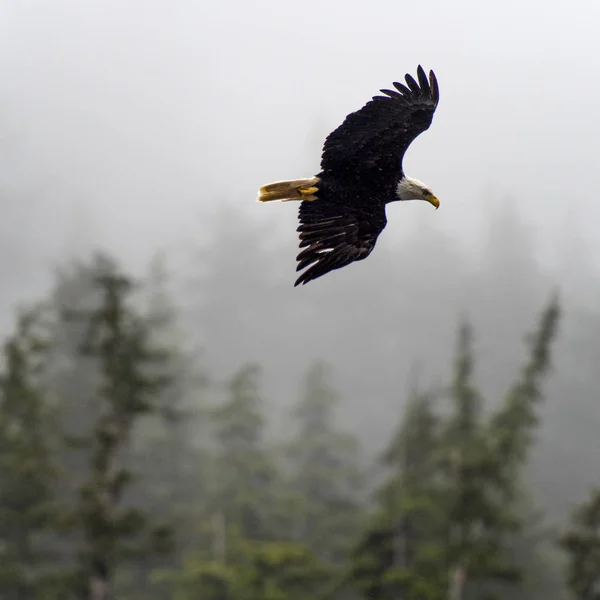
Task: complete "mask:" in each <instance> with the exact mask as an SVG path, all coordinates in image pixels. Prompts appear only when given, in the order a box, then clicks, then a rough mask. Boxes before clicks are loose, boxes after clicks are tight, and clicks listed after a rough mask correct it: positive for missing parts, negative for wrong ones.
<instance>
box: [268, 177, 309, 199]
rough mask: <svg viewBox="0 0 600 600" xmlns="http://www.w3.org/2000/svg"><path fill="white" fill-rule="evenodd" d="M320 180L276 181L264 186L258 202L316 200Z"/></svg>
mask: <svg viewBox="0 0 600 600" xmlns="http://www.w3.org/2000/svg"><path fill="white" fill-rule="evenodd" d="M319 181H320V179H319V178H318V177H311V178H310V179H291V180H289V181H275V182H273V183H268V184H267V185H263V186H262V187H261V188H260V189H259V190H258V198H257V199H256V200H257V202H275V201H281V202H288V201H289V200H316V199H317V196H315V194H316V192H318V191H319V188H318V187H317V184H318V183H319Z"/></svg>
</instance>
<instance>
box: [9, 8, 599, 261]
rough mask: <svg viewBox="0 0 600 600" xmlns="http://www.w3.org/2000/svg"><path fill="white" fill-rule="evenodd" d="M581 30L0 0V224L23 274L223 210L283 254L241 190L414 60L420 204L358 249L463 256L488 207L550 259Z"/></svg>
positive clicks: (462, 13) (556, 246)
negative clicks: (21, 246) (434, 233)
mask: <svg viewBox="0 0 600 600" xmlns="http://www.w3.org/2000/svg"><path fill="white" fill-rule="evenodd" d="M599 18H600V5H598V4H597V3H595V2H592V1H589V2H581V1H573V0H570V1H569V2H566V1H565V2H557V1H554V2H548V1H546V0H539V1H537V0H536V1H529V2H519V1H503V2H501V3H500V2H495V3H485V2H480V1H479V0H469V1H466V0H457V1H453V2H446V1H442V0H437V1H436V0H429V1H427V2H420V1H419V2H416V1H403V0H395V1H393V2H380V1H371V2H356V1H335V2H333V1H330V2H324V1H323V0H321V1H319V2H317V1H315V0H304V1H302V2H281V1H264V0H262V1H261V0H258V1H253V2H247V1H245V0H243V1H242V0H236V1H223V2H207V1H191V0H176V1H173V2H171V1H170V2H167V1H166V0H162V1H158V0H143V1H142V0H137V1H134V0H130V1H127V2H123V1H122V0H119V1H117V0H102V1H95V2H94V1H91V0H90V1H86V2H83V1H81V0H70V1H66V0H63V1H61V0H52V1H50V0H46V1H44V0H38V1H31V0H12V1H11V0H4V1H3V2H0V72H2V77H1V78H0V109H1V111H2V112H1V119H2V120H1V127H0V146H1V150H0V157H2V162H3V165H4V167H3V169H1V170H0V171H1V174H0V184H1V186H2V189H3V198H2V206H3V208H2V210H3V221H4V223H5V225H4V227H5V228H6V230H7V231H11V232H12V235H22V236H23V238H25V239H31V244H30V248H29V250H28V256H27V257H26V258H27V261H28V262H27V265H29V267H28V268H29V269H30V272H33V271H34V270H35V268H37V266H40V265H44V268H45V265H47V264H48V263H49V262H51V261H52V260H53V259H54V257H55V256H57V255H60V253H62V252H68V251H69V249H70V248H72V247H79V246H81V245H82V244H88V245H93V244H95V243H102V244H104V245H107V246H109V247H110V249H111V250H112V251H114V252H118V253H122V254H123V255H124V256H125V257H127V258H129V259H130V260H131V261H134V262H136V263H139V262H145V261H146V260H147V256H148V253H150V252H152V251H154V250H155V249H156V248H157V247H167V248H173V247H177V246H178V245H180V244H182V243H184V242H185V243H187V242H193V240H194V238H197V237H202V225H203V223H204V222H205V215H206V213H207V211H209V212H210V211H211V210H212V209H213V208H214V206H215V205H216V204H218V203H220V202H223V201H228V202H231V203H235V204H236V205H237V206H239V210H240V211H245V213H247V215H249V216H250V218H254V219H257V220H262V221H265V222H272V223H274V224H275V225H276V226H277V230H276V231H279V232H280V234H281V236H282V237H283V239H284V240H285V241H286V242H287V243H289V245H290V247H295V246H296V243H297V240H296V233H295V226H296V224H295V219H296V207H295V206H294V205H283V206H282V205H274V206H262V205H258V204H256V203H255V197H256V190H257V188H258V186H259V185H261V184H263V183H267V182H269V181H273V180H277V179H285V178H295V177H299V176H304V175H312V174H313V173H315V172H316V171H317V170H318V165H319V159H320V150H321V144H322V141H323V138H324V136H325V135H326V134H327V133H328V132H329V131H330V130H331V129H333V128H334V127H336V126H337V125H338V124H339V123H340V122H341V120H342V119H343V118H344V116H345V115H346V114H347V113H348V112H350V111H352V110H356V109H358V108H359V107H360V106H362V105H363V104H364V103H365V102H366V101H367V100H368V99H369V98H370V97H371V96H372V95H373V94H376V93H377V91H378V90H379V89H380V88H382V87H390V84H391V82H392V81H394V80H398V79H401V78H402V77H403V75H404V73H405V72H406V71H410V72H411V73H414V72H415V69H416V66H417V64H419V63H421V64H422V65H423V66H424V67H425V68H426V69H429V68H433V69H434V70H435V71H436V73H437V76H438V79H439V82H440V87H441V102H440V105H439V108H438V111H437V113H436V115H435V118H434V121H433V125H432V127H431V128H430V129H429V131H427V132H426V133H425V134H423V135H422V136H421V137H420V138H418V140H417V141H416V142H415V143H414V144H413V146H412V147H411V148H410V150H409V152H408V154H407V158H406V160H405V168H406V170H407V171H408V173H409V174H411V175H413V176H415V177H418V178H419V179H422V180H424V181H425V182H426V183H428V184H429V185H431V186H432V187H433V189H434V190H435V191H436V193H437V195H438V196H439V197H440V199H441V203H442V205H441V209H440V210H439V211H437V212H433V211H432V210H431V207H430V206H428V205H425V204H424V203H423V204H421V203H411V204H410V205H403V206H401V205H394V206H392V207H390V209H389V210H388V216H389V221H390V223H389V225H388V228H387V229H386V231H385V232H384V234H383V235H382V237H381V238H380V244H391V243H393V240H394V238H397V237H398V236H401V235H402V234H403V232H404V231H406V229H407V228H415V227H418V226H419V224H420V222H422V221H423V220H424V219H427V220H429V221H431V222H432V223H435V227H437V228H439V229H440V230H446V231H448V232H453V234H454V235H456V236H458V237H460V238H461V239H462V240H463V241H464V243H465V244H469V245H471V246H472V247H473V248H477V246H478V244H479V243H481V241H482V240H485V235H486V231H487V229H486V225H485V218H484V217H485V216H486V215H487V214H488V211H487V208H488V207H489V206H490V205H493V204H494V202H498V201H500V200H501V198H502V197H503V195H504V194H505V193H510V194H511V195H512V196H513V197H514V198H515V202H516V205H517V209H518V210H519V212H520V213H522V214H524V215H525V216H526V218H527V220H528V222H529V223H530V224H531V226H532V227H533V228H534V231H535V236H536V238H537V239H538V241H539V244H540V245H539V248H540V251H541V252H543V253H544V254H545V256H546V257H547V260H549V261H554V260H556V259H557V258H559V257H560V254H561V249H562V245H561V244H562V240H563V238H564V237H565V234H564V231H566V232H567V236H574V235H579V234H580V233H583V234H585V238H586V239H587V240H588V241H589V242H593V236H594V234H595V229H596V227H597V225H596V223H597V222H598V219H599V218H600V209H598V206H597V205H598V198H597V194H596V189H597V187H598V186H597V182H596V176H597V175H596V174H597V167H596V161H597V157H598V156H600V147H599V142H598V139H599V135H600V122H599V121H598V119H597V118H596V112H597V106H600V85H599V84H598V81H600V59H599V58H598V56H599V51H600V42H598V39H597V23H598V21H599ZM594 250H595V252H598V251H600V245H599V244H595V248H594ZM548 251H550V252H548ZM40 268H41V267H40ZM290 268H291V269H292V268H293V265H292V264H291V265H290Z"/></svg>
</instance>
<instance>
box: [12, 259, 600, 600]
mask: <svg viewBox="0 0 600 600" xmlns="http://www.w3.org/2000/svg"><path fill="white" fill-rule="evenodd" d="M236 268H237V267H236ZM167 274H168V273H167V270H166V267H165V265H164V264H163V263H161V261H160V260H159V261H156V262H155V263H154V265H153V269H152V271H151V273H150V277H149V278H148V279H147V281H146V282H145V285H143V286H140V285H139V283H137V284H134V282H133V280H132V279H131V278H130V277H129V276H127V275H126V274H124V273H122V272H121V270H120V269H119V268H118V266H117V265H116V263H115V262H114V261H113V260H112V259H110V258H109V257H105V256H97V257H95V258H94V259H93V260H92V261H91V262H88V263H86V262H82V263H79V264H76V265H75V266H74V267H73V268H72V269H71V270H67V271H62V272H60V273H59V275H58V283H57V286H56V289H55V290H54V293H53V296H52V298H51V302H50V303H49V306H48V308H49V310H47V311H46V312H45V313H44V316H46V317H47V319H46V321H45V322H44V323H43V325H44V327H42V323H41V322H40V320H39V319H38V318H37V314H35V315H34V314H26V315H23V316H21V318H20V319H19V320H18V323H17V330H16V332H15V333H14V334H13V335H12V336H11V337H9V338H8V339H7V341H6V344H5V346H4V359H5V360H4V365H3V367H2V371H1V372H0V409H1V410H0V450H1V452H0V558H1V559H2V560H0V589H1V590H2V591H1V592H0V595H1V596H2V598H4V596H6V597H7V600H59V599H60V600H82V598H89V599H90V600H105V599H107V598H109V597H111V595H112V597H118V598H119V599H123V600H153V599H154V598H161V599H162V598H164V599H168V598H172V599H174V600H188V599H190V600H191V599H192V598H193V599H194V600H196V599H199V600H264V599H266V600H283V599H288V598H289V599H291V600H296V599H297V600H300V599H301V598H302V599H304V598H317V600H360V598H369V600H396V599H397V598H403V599H404V600H417V599H418V600H442V599H443V600H480V599H482V598H486V599H491V598H496V599H499V600H508V599H509V598H510V599H511V600H542V599H543V600H559V599H560V600H563V599H562V597H561V595H560V589H559V588H560V581H559V579H558V575H557V574H558V573H559V569H560V561H559V560H557V558H556V555H554V554H552V552H551V551H550V548H549V540H550V539H551V537H552V535H553V532H552V531H551V530H548V528H546V527H545V525H544V522H543V520H541V518H540V517H539V514H538V511H537V510H536V507H535V504H534V503H532V502H530V498H529V496H528V495H527V493H526V492H527V488H526V486H525V485H524V483H525V482H524V481H523V480H522V469H523V465H524V464H525V462H526V460H527V458H528V454H529V451H530V449H531V447H532V445H533V444H534V442H535V434H536V430H537V427H538V425H539V418H540V417H539V408H540V406H541V405H542V401H543V398H544V394H543V389H542V384H543V382H544V380H545V377H546V376H547V374H548V372H549V369H550V356H551V353H550V350H551V345H552V342H553V340H554V338H555V334H556V327H557V324H558V320H559V313H560V311H559V307H558V303H557V301H556V300H553V301H552V302H550V304H549V305H548V307H547V308H546V310H545V311H543V313H542V315H541V318H540V321H539V323H538V326H537V328H536V330H535V331H534V333H533V335H532V336H531V337H530V338H529V340H528V344H529V353H528V355H527V357H526V360H525V361H524V365H523V367H522V369H521V370H520V373H519V375H518V377H517V378H516V381H515V383H514V384H513V385H512V386H511V387H510V389H509V390H508V392H507V393H506V394H505V395H503V396H502V397H501V398H500V400H499V401H497V402H494V403H486V402H485V399H484V394H483V391H482V390H481V389H480V388H479V387H478V385H477V384H476V381H475V357H476V351H475V347H474V344H473V337H474V336H473V332H472V328H471V325H470V323H469V322H468V321H467V320H463V322H462V323H461V324H460V327H459V330H458V339H457V348H456V352H455V360H454V364H453V370H452V378H451V381H450V382H449V384H448V385H447V386H446V387H444V388H442V389H441V390H430V389H429V390H428V389H422V388H420V387H419V386H416V385H414V386H412V388H411V389H410V390H409V393H408V398H403V399H402V400H403V404H404V408H405V410H404V414H403V418H402V420H401V422H400V423H399V424H398V427H397V429H396V431H395V432H394V434H393V436H392V437H391V439H390V441H389V444H388V445H387V448H386V449H385V452H383V453H382V456H381V460H380V465H381V467H383V470H384V473H383V480H382V481H381V485H380V486H379V489H378V490H377V493H376V495H375V498H374V499H375V502H374V503H373V502H372V501H371V497H370V496H369V495H368V493H369V492H371V491H372V490H371V489H370V488H369V484H368V482H367V480H366V478H365V477H364V470H363V465H362V462H363V457H362V456H361V449H360V447H359V444H358V442H357V438H356V437H355V436H354V435H352V434H350V433H347V432H344V431H342V430H340V429H339V427H338V411H339V410H340V409H342V408H344V405H343V403H342V398H341V397H340V395H339V394H338V392H337V391H336V390H335V389H334V386H333V384H332V375H331V370H330V368H329V367H328V366H327V365H326V364H324V363H320V362H316V363H314V364H313V365H312V366H311V367H310V368H309V369H308V371H307V373H306V374H305V377H304V380H303V386H302V389H301V393H300V395H299V399H298V401H297V403H296V404H295V405H294V406H293V407H292V410H291V412H290V415H291V418H292V419H291V420H292V426H293V429H291V430H289V432H288V430H287V429H286V430H285V431H283V432H282V431H281V430H279V431H277V436H276V438H275V439H273V440H272V439H270V437H269V434H270V429H269V428H270V426H271V425H272V422H273V420H272V419H271V415H270V414H269V411H268V409H267V404H266V402H265V399H264V398H263V394H262V391H261V383H262V382H261V370H260V368H259V367H258V366H257V365H256V364H247V365H246V366H243V367H242V368H240V369H239V370H238V371H236V372H235V373H234V374H233V375H232V376H231V377H230V378H229V379H228V380H227V381H226V385H224V386H223V387H217V386H215V385H208V378H207V377H206V375H205V373H204V371H203V370H202V369H201V368H199V365H198V360H197V352H196V351H195V350H194V349H193V348H192V347H190V345H189V343H188V338H187V335H186V332H185V331H184V328H183V327H182V326H181V323H180V321H179V317H178V309H177V307H176V305H175V303H174V302H173V301H172V298H171V295H170V289H169V285H168V279H167ZM228 301H229V302H230V303H231V306H233V305H236V301H235V300H234V299H233V300H232V299H231V298H229V299H228ZM40 331H41V332H42V333H43V335H40V333H39V332H40ZM60 442H62V443H60ZM595 502H596V504H594V503H590V504H589V505H586V507H584V508H582V509H581V511H580V513H578V515H579V516H578V517H577V518H576V520H575V522H574V525H573V528H572V530H571V531H570V532H569V533H568V535H567V536H565V538H564V540H563V546H564V547H565V548H566V549H567V551H568V552H570V556H571V562H570V570H569V576H570V583H571V587H572V589H573V590H574V591H575V592H576V593H579V594H580V595H579V596H578V597H582V598H585V599H586V600H587V599H588V598H589V599H592V598H596V597H597V596H593V595H590V594H593V593H594V592H593V590H594V586H595V585H597V583H596V582H597V579H598V572H599V571H600V566H599V565H596V564H594V563H593V560H594V559H595V553H596V550H597V548H596V546H595V545H594V544H596V545H598V542H597V539H596V538H597V537H598V528H599V525H598V522H599V520H598V519H597V516H598V512H600V511H597V504H598V503H597V501H595ZM372 505H374V507H375V510H370V509H371V508H372ZM594 507H595V508H594ZM594 511H595V512H594ZM582 594H583V595H582ZM586 594H587V595H586Z"/></svg>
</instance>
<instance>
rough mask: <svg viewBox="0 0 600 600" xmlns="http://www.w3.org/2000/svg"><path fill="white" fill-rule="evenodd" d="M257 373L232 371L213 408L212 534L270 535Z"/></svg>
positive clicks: (270, 499)
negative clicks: (223, 393) (221, 398)
mask: <svg viewBox="0 0 600 600" xmlns="http://www.w3.org/2000/svg"><path fill="white" fill-rule="evenodd" d="M259 374H260V371H259V369H258V367H257V366H255V365H247V366H246V367H243V368H242V369H240V370H239V371H238V372H236V373H235V374H234V375H233V377H232V378H231V379H230V380H229V381H228V383H227V386H226V387H227V389H226V392H227V398H226V400H225V402H223V403H222V404H220V405H219V406H217V407H216V408H215V411H214V436H215V450H214V469H215V490H214V494H213V500H212V503H211V504H212V506H213V511H214V513H213V514H214V523H215V525H216V526H217V531H216V532H215V535H216V536H217V537H223V535H226V536H228V535H229V534H231V535H234V536H237V535H239V536H241V537H242V538H244V539H247V540H268V539H272V537H273V522H272V519H271V516H272V514H273V510H274V492H273V486H274V485H275V482H276V478H277V469H276V466H275V464H274V463H273V462H272V460H271V457H270V456H269V453H268V450H267V447H266V442H265V428H266V419H265V415H264V414H263V411H264V406H263V402H262V398H261V396H260V392H259V380H258V378H259ZM224 532H225V533H224ZM225 541H226V540H225ZM222 545H225V546H226V545H227V544H221V546H222ZM224 554H227V552H226V550H225V552H224Z"/></svg>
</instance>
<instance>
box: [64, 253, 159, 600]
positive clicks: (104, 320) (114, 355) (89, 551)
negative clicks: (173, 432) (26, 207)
mask: <svg viewBox="0 0 600 600" xmlns="http://www.w3.org/2000/svg"><path fill="white" fill-rule="evenodd" d="M96 266H97V267H98V268H97V270H96V272H95V275H94V277H93V281H94V282H95V284H96V286H97V290H98V293H99V302H98V304H97V305H96V306H92V307H91V308H89V309H87V308H84V309H71V310H66V311H65V312H64V317H65V321H66V322H67V323H69V322H73V321H77V322H80V323H82V324H83V325H84V327H85V335H84V337H83V344H82V346H81V348H80V352H81V354H82V356H84V357H88V358H90V359H92V360H93V361H95V362H96V364H97V368H98V372H99V380H98V387H97V390H96V395H95V402H96V404H97V418H96V421H95V423H94V426H93V429H92V432H91V436H90V439H89V441H88V444H87V446H88V447H89V452H88V453H87V457H88V472H87V477H86V481H85V482H84V483H83V484H82V485H81V486H80V488H79V502H78V505H77V507H76V510H75V522H76V524H77V526H78V528H79V530H80V531H81V534H82V538H83V540H82V548H81V551H80V553H79V563H80V568H79V571H78V581H79V594H81V595H82V597H86V598H89V599H90V600H108V599H110V598H113V597H114V594H115V582H116V579H117V575H118V573H119V569H120V568H122V567H123V566H124V565H125V564H127V562H128V561H131V560H135V559H139V558H141V557H143V556H146V555H151V554H152V553H153V552H154V551H160V550H164V549H165V547H166V545H167V544H166V542H167V541H168V531H167V530H166V529H165V528H164V527H162V526H155V525H152V524H151V523H149V522H148V521H147V519H146V518H145V515H144V514H143V512H142V511H141V510H138V509H137V508H135V507H129V506H125V505H124V504H125V503H124V500H125V499H126V496H125V494H126V491H127V489H128V485H129V483H130V481H131V479H132V477H134V473H132V472H131V471H130V470H129V469H128V467H127V458H128V453H129V451H130V444H131V439H132V433H133V430H134V427H135V426H136V425H137V424H138V422H139V421H140V420H141V419H142V418H143V417H146V416H148V415H151V414H153V413H155V412H156V411H157V410H158V407H157V405H156V399H157V397H158V395H159V394H160V393H161V392H162V390H163V389H164V388H165V386H166V385H168V383H169V377H168V373H167V371H166V370H165V368H164V363H165V355H164V353H163V352H161V351H159V350H156V349H154V348H152V347H151V345H150V343H149V335H150V328H149V325H148V323H147V322H146V321H145V319H144V318H143V317H142V316H141V315H140V313H139V311H138V310H136V309H135V308H134V307H133V305H132V302H131V299H130V296H131V294H132V291H133V288H134V284H133V282H132V280H131V279H130V278H128V277H127V276H125V275H124V274H122V273H121V272H120V270H119V269H118V268H117V267H116V266H115V265H114V263H113V262H112V261H110V260H107V259H102V260H99V261H97V262H96Z"/></svg>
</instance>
